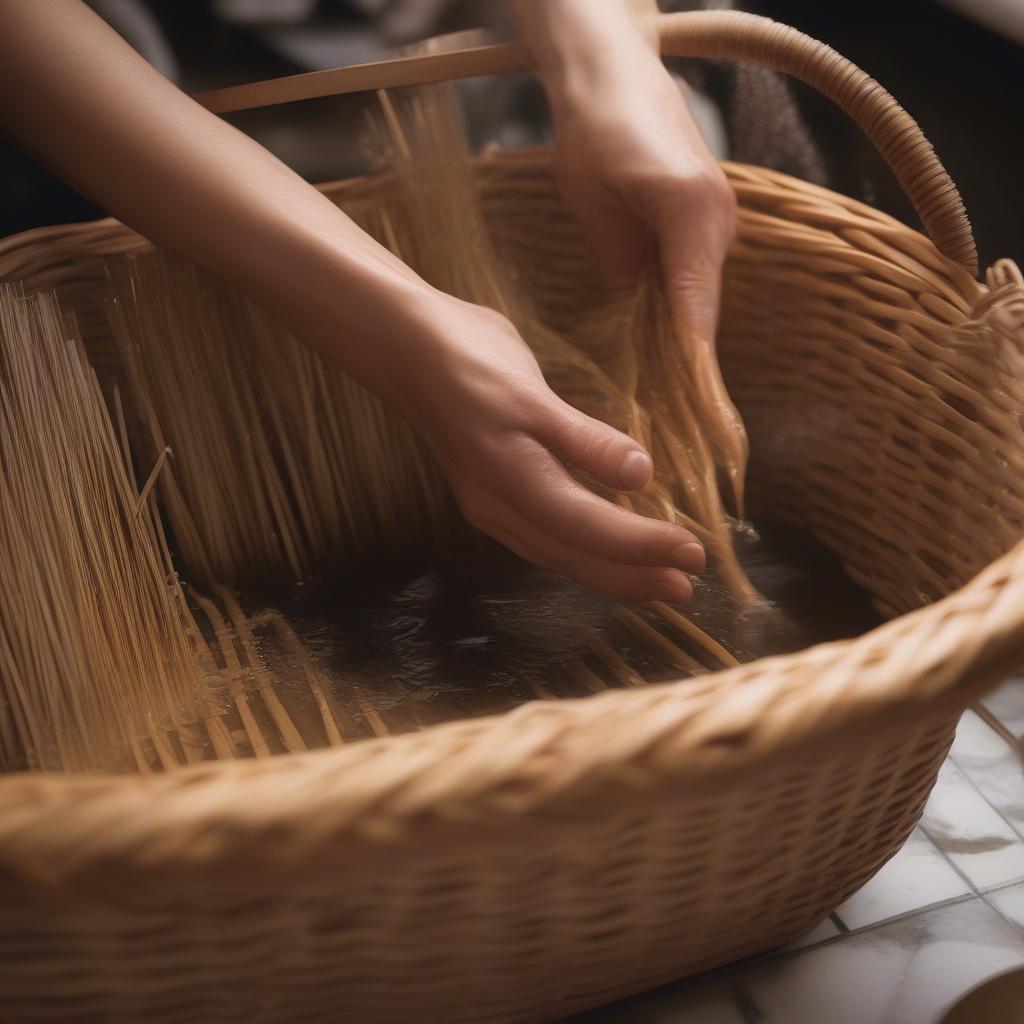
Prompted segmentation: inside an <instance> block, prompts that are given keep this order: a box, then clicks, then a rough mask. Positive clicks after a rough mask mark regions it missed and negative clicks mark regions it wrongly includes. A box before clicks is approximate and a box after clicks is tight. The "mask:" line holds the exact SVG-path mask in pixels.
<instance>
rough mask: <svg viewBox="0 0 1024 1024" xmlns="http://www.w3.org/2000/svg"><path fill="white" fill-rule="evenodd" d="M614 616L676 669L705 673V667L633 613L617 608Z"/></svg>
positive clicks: (626, 609)
mask: <svg viewBox="0 0 1024 1024" xmlns="http://www.w3.org/2000/svg"><path fill="white" fill-rule="evenodd" d="M615 616H616V618H617V619H619V621H621V622H623V623H625V624H626V625H627V626H629V628H630V629H632V630H633V632H634V633H636V634H637V635H638V636H642V637H643V638H644V639H645V640H649V641H650V642H651V643H652V644H654V646H655V647H657V648H658V650H659V651H661V652H662V654H664V655H665V657H666V658H668V660H669V661H671V662H672V664H673V665H675V666H676V668H682V669H685V670H686V671H687V672H692V673H694V674H698V673H701V672H707V667H706V666H704V665H702V664H701V663H700V662H699V661H697V659H696V658H693V657H691V656H690V655H689V654H687V653H686V651H684V650H682V649H681V648H680V647H679V646H678V645H677V644H675V643H673V642H672V641H671V640H670V639H669V638H668V637H667V636H665V635H664V634H663V633H659V632H658V631H657V630H656V629H655V628H654V627H653V626H652V625H651V624H650V623H649V622H645V621H644V620H643V619H641V618H640V616H639V615H637V614H636V613H635V612H631V611H630V610H629V609H628V608H622V607H619V608H616V609H615Z"/></svg>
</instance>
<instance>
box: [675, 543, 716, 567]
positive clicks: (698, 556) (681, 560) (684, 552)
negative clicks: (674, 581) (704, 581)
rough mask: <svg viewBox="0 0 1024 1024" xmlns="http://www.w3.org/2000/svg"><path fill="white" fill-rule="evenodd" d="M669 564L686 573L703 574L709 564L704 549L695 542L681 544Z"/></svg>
mask: <svg viewBox="0 0 1024 1024" xmlns="http://www.w3.org/2000/svg"><path fill="white" fill-rule="evenodd" d="M669 563H670V564H671V565H673V566H674V567H675V568H677V569H684V570H685V571H686V572H703V571H704V566H705V565H706V564H707V556H706V555H705V554H704V548H703V547H701V545H700V544H698V543H697V542H696V541H695V540H691V541H687V542H686V543H685V544H680V545H679V547H677V548H676V549H675V550H674V551H673V552H672V555H671V557H670V559H669Z"/></svg>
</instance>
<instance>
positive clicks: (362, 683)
mask: <svg viewBox="0 0 1024 1024" xmlns="http://www.w3.org/2000/svg"><path fill="white" fill-rule="evenodd" d="M737 549H738V552H739V556H740V561H741V564H742V565H743V567H744V569H745V570H746V572H747V573H748V574H749V576H750V578H751V580H752V581H753V582H754V584H755V585H756V586H757V587H758V589H759V590H760V591H761V593H762V594H763V595H764V597H765V600H764V601H762V602H758V603H755V604H753V605H743V604H741V603H738V602H737V601H736V599H735V598H734V597H733V595H732V594H731V593H730V591H729V590H728V588H727V587H726V586H725V585H724V584H723V582H722V581H721V580H720V579H719V578H717V577H716V576H715V575H714V574H711V573H709V574H706V575H705V576H704V577H702V578H701V579H699V580H697V581H695V582H696V595H695V598H694V600H693V602H692V603H691V604H690V605H689V606H686V607H685V608H680V609H678V611H680V612H683V613H685V615H686V616H687V617H688V618H689V619H690V620H691V621H692V622H693V623H695V624H696V625H698V626H699V627H700V628H701V629H702V630H703V631H704V632H706V633H707V634H708V635H709V636H710V637H712V638H713V640H715V641H717V642H718V643H719V644H721V645H722V646H723V647H724V648H725V649H726V650H727V651H728V652H729V653H730V654H732V655H733V656H734V657H735V658H736V659H737V660H738V661H749V660H752V659H755V658H758V657H762V656H765V655H771V654H782V653H786V652H790V651H794V650H799V649H801V648H803V647H806V646H808V645H810V644H813V643H817V642H820V641H825V640H831V639H836V638H840V637H846V636H852V635H856V634H858V633H860V632H863V631H865V630H867V629H869V628H871V627H872V626H873V625H875V624H876V623H877V621H878V620H877V616H876V614H875V613H874V612H873V611H872V609H871V606H870V603H869V600H868V598H867V595H865V594H864V592H863V591H861V590H859V589H858V588H857V587H856V586H854V585H853V584H852V583H851V582H850V581H849V579H848V578H847V577H846V576H845V574H844V573H843V571H842V569H841V567H840V565H839V563H838V560H837V559H836V558H835V556H834V555H832V554H831V553H830V552H828V551H827V550H825V549H823V548H821V547H820V546H818V545H816V544H814V543H812V542H810V541H808V540H807V539H806V538H805V537H803V536H801V535H800V534H799V533H798V532H797V531H793V530H789V529H785V528H781V527H764V528H762V529H760V530H758V531H754V530H752V529H751V530H744V531H740V532H739V534H738V542H737ZM242 604H243V605H244V610H245V613H246V615H247V616H248V622H249V628H250V629H251V643H250V645H249V647H250V650H251V653H252V655H254V661H257V662H258V664H259V668H260V670H261V671H265V673H266V680H265V682H267V681H269V682H270V683H271V685H272V687H273V689H274V691H275V694H276V697H277V699H279V701H280V702H281V704H282V705H283V707H284V708H285V709H286V712H287V714H288V716H289V717H290V719H291V721H292V722H293V723H294V725H295V728H296V730H297V732H298V734H299V735H300V736H302V738H303V742H304V743H305V744H306V745H308V746H321V745H327V744H329V743H330V742H331V738H330V735H329V734H328V732H327V731H326V729H325V726H324V723H325V721H326V719H325V715H324V713H325V710H326V712H327V714H328V715H329V716H330V717H331V718H333V720H334V722H335V723H336V724H337V728H338V732H339V733H340V736H341V739H342V740H343V741H346V742H347V741H349V740H353V739H357V738H361V737H366V736H370V735H374V734H376V735H385V734H392V733H401V732H407V731H411V730H415V729H419V728H423V727H425V726H428V725H432V724H436V723H438V722H443V721H447V720H452V719H457V718H465V717H471V716H476V715H483V714H495V713H501V712H504V711H508V710H510V709H512V708H514V707H516V706H517V705H519V704H522V703H524V702H525V701H528V700H535V699H538V698H540V699H555V698H560V697H582V696H586V695H588V694H592V693H596V692H601V691H602V690H604V689H607V688H609V687H622V686H629V685H641V684H643V683H650V682H660V681H665V680H671V679H681V678H685V677H687V676H690V675H693V674H695V672H697V671H711V670H714V669H716V668H720V667H722V666H721V664H720V662H719V661H718V659H716V658H715V657H714V655H713V654H712V653H710V652H709V651H708V650H707V649H704V648H702V647H701V646H700V645H698V644H694V643H693V641H692V640H691V639H690V638H688V637H687V636H686V635H685V634H684V633H682V632H680V631H679V629H678V628H676V626H674V625H673V623H672V621H670V620H667V619H666V618H665V616H664V615H662V614H659V611H658V609H657V608H655V607H638V606H631V605H623V604H620V603H619V602H617V601H615V600H613V599H611V598H607V597H604V596H603V595H600V594H597V593H595V592H593V591H590V590H587V589H585V588H583V587H580V586H577V585H576V584H574V583H572V582H570V581H568V580H565V579H561V578H559V577H555V576H552V575H550V574H547V573H544V572H541V571H540V570H537V569H534V568H532V567H531V566H528V565H526V564H524V563H522V562H521V561H519V560H518V559H516V558H514V557H513V556H511V555H509V554H508V553H507V552H505V551H503V550H502V549H500V548H498V547H497V546H496V545H490V544H486V545H478V546H474V547H467V548H461V549H456V550H453V551H450V552H448V553H447V554H445V555H441V556H434V557H433V559H432V560H431V561H430V562H429V563H425V564H422V565H416V566H409V565H405V566H404V567H403V566H398V565H395V566H381V565H375V566H374V568H373V571H372V573H366V574H361V575H359V576H357V577H355V578H351V577H347V578H345V579H343V580H342V579H334V580H319V581H317V580H309V581H306V582H305V583H304V584H302V585H300V586H297V587H294V588H290V589H289V590H287V591H281V590H278V591H276V592H274V591H269V592H268V591H263V592H254V593H250V594H248V595H247V596H246V597H245V598H244V599H243V600H242ZM659 638H660V639H659ZM609 651H611V652H612V654H611V655H609V654H608V653H607V652H609ZM674 652H678V653H674ZM258 689H259V688H258V687H257V691H258ZM263 703H264V702H263V701H261V700H258V699H251V700H250V704H251V707H252V709H253V711H254V714H256V715H257V716H259V717H262V718H263V719H265V720H266V722H265V724H266V726H267V728H266V732H267V734H268V735H269V736H270V737H271V742H270V745H271V747H272V748H274V749H277V748H278V747H279V748H280V749H282V750H283V749H289V747H288V743H287V742H282V738H281V736H280V728H279V727H278V725H277V723H275V722H274V721H273V720H271V719H272V716H268V715H267V712H266V708H265V707H264V706H263ZM240 739H241V738H240ZM241 742H242V744H243V746H244V740H241Z"/></svg>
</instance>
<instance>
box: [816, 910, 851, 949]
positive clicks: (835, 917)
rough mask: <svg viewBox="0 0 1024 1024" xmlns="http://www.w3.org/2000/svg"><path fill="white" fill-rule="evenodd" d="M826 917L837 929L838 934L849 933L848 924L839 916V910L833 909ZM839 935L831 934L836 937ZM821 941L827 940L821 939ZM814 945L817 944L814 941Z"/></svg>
mask: <svg viewBox="0 0 1024 1024" xmlns="http://www.w3.org/2000/svg"><path fill="white" fill-rule="evenodd" d="M828 919H829V920H830V921H831V922H832V923H833V924H834V925H835V926H836V928H837V929H838V930H839V935H849V934H850V926H849V925H848V924H847V923H846V922H845V921H844V920H843V919H842V918H841V917H840V916H839V911H838V910H833V911H832V913H831V914H829V915H828ZM839 935H833V936H831V938H833V939H837V938H839ZM823 941H828V940H823ZM815 945H817V943H815Z"/></svg>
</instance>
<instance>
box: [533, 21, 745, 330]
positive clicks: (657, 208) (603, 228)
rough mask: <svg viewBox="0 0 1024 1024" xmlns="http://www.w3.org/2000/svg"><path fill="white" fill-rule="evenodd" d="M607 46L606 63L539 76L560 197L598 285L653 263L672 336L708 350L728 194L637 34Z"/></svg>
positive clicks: (731, 201)
mask: <svg viewBox="0 0 1024 1024" xmlns="http://www.w3.org/2000/svg"><path fill="white" fill-rule="evenodd" d="M610 46H611V49H610V50H609V51H608V52H610V53H613V54H614V59H611V60H606V61H605V62H603V63H600V64H599V65H593V66H592V65H591V64H590V63H589V62H587V61H577V62H571V61H569V62H566V61H563V62H562V63H560V64H558V65H557V67H556V68H555V69H554V70H551V71H549V72H548V73H546V74H543V77H544V81H545V85H546V87H547V91H548V94H549V97H550V99H551V106H552V112H553V117H554V123H555V131H556V138H557V157H556V160H557V162H556V173H557V175H558V179H559V183H560V186H561V189H562V192H563V195H564V197H565V200H566V202H567V203H568V205H569V206H570V207H571V208H572V210H573V211H574V212H575V213H576V215H577V216H578V217H579V218H580V220H581V221H582V223H583V225H584V228H585V229H586V230H587V232H588V234H589V235H590V237H591V240H592V242H593V244H594V247H595V250H596V252H597V254H598V256H599V258H600V260H601V263H602V266H603V269H604V272H605V275H606V277H607V279H608V282H609V284H610V285H611V286H612V287H622V288H624V287H628V286H629V285H632V284H634V283H636V281H637V280H638V279H639V277H640V276H641V274H642V273H643V271H644V269H645V268H646V267H647V266H648V265H649V263H650V261H651V259H652V258H653V257H655V256H658V257H660V262H661V269H662V273H663V276H664V281H665V286H666V289H667V294H668V297H669V301H670V302H671V304H672V307H673V310H674V313H675V316H676V318H677V323H678V324H679V325H680V330H681V331H682V334H683V337H684V339H685V340H687V341H688V342H690V343H694V344H700V343H704V344H710V343H711V342H712V340H713V339H714V336H715V329H716V321H717V316H718V300H719V292H720V285H721V270H722V264H723V262H724V260H725V255H726V251H727V250H728V248H729V245H730V244H731V242H732V239H733V236H734V234H735V224H736V199H735V195H734V194H733V192H732V189H731V188H730V187H729V184H728V182H727V180H726V178H725V175H724V174H723V172H722V170H721V168H720V167H719V165H718V163H717V161H716V160H715V159H714V157H713V156H712V155H711V153H710V152H709V151H708V148H707V146H706V144H705V143H704V140H703V138H702V137H701V135H700V131H699V130H698V128H697V125H696V124H695V122H694V120H693V117H692V116H691V114H690V111H689V109H688V107H687V105H686V103H685V101H684V99H683V97H682V96H681V95H680V93H679V90H678V88H677V86H676V84H675V82H674V81H673V80H672V77H671V75H669V73H668V71H667V70H666V69H665V67H664V66H663V64H662V63H661V60H660V58H659V57H658V54H657V50H656V48H655V46H654V45H652V42H651V40H650V38H649V36H645V35H644V34H643V33H641V32H640V31H634V32H632V34H630V33H628V32H627V33H624V34H620V36H619V37H618V38H617V39H615V40H614V41H610Z"/></svg>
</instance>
